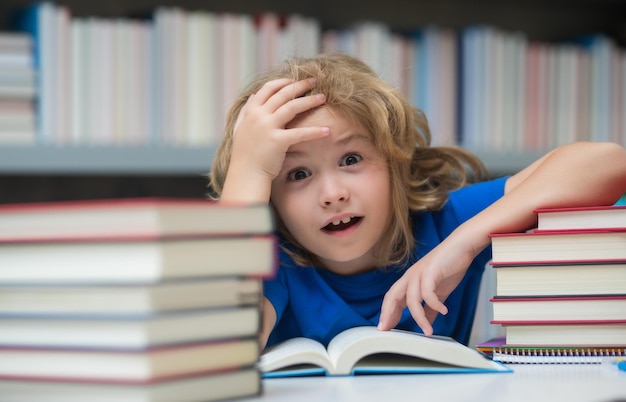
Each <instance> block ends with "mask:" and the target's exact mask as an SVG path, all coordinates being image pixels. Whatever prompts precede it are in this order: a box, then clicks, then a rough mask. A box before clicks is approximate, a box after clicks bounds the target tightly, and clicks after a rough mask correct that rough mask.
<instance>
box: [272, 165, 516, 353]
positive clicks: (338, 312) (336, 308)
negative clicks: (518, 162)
mask: <svg viewBox="0 0 626 402" xmlns="http://www.w3.org/2000/svg"><path fill="white" fill-rule="evenodd" d="M505 181H506V178H505V177H504V178H500V179H496V180H492V181H487V182H481V183H477V184H473V185H470V186H467V187H464V188H462V189H459V190H456V191H454V192H451V193H450V199H449V200H448V202H447V203H446V204H445V206H444V207H443V208H442V209H441V210H439V211H437V212H419V213H414V214H413V215H412V220H413V233H414V235H415V242H416V244H415V249H414V250H413V257H412V259H411V261H410V262H408V263H405V264H404V265H402V266H392V267H387V268H385V269H378V270H373V271H370V272H366V273H362V274H356V275H337V274H334V273H332V272H329V271H327V270H325V269H322V268H316V267H302V266H298V265H296V264H295V263H294V262H293V260H292V259H291V258H290V257H289V256H288V255H287V254H286V253H285V252H284V251H282V250H281V252H280V266H279V268H278V271H277V275H276V276H275V277H274V278H273V279H271V280H266V281H265V283H264V293H265V297H267V298H268V300H269V301H270V302H271V303H272V305H273V306H274V309H275V310H276V317H277V321H276V325H275V327H274V329H273V331H272V333H271V334H270V337H269V340H268V343H267V346H271V345H274V344H276V343H278V342H281V341H283V340H286V339H289V338H294V337H297V336H304V337H307V338H312V339H316V340H318V341H320V342H322V343H324V344H325V345H327V344H328V342H329V341H330V340H331V339H332V338H333V337H334V336H335V335H337V334H338V333H339V332H341V331H343V330H345V329H348V328H351V327H355V326H360V325H374V326H375V325H378V321H379V318H380V307H381V305H382V301H383V297H384V296H385V293H386V292H387V291H388V290H389V288H390V287H391V285H393V283H394V282H396V281H397V280H398V279H399V278H400V277H401V276H402V274H403V273H404V272H405V271H406V269H407V268H409V267H410V266H411V265H412V264H413V263H414V262H415V261H417V260H418V259H419V258H421V257H423V256H424V255H425V254H426V253H428V252H429V251H430V250H432V249H433V248H434V247H435V246H437V245H438V244H439V243H441V241H442V240H443V239H445V238H446V237H447V236H448V235H449V234H450V233H451V232H452V231H453V230H454V229H455V228H456V227H458V226H459V225H460V224H461V223H463V222H465V221H466V220H468V219H470V218H471V217H473V216H474V215H476V214H477V213H478V212H480V211H482V210H483V209H485V208H486V207H488V206H489V205H491V204H492V203H493V202H494V201H496V200H497V199H499V198H500V197H502V195H503V194H504V183H505ZM490 258H491V247H487V248H486V249H485V250H483V251H482V252H481V253H480V254H479V255H478V256H477V257H476V258H475V259H474V261H473V262H472V264H471V265H470V266H469V268H468V270H467V273H466V274H465V277H464V278H463V280H462V281H461V283H460V284H459V286H458V287H457V288H456V289H455V290H454V291H453V292H452V293H451V294H450V296H449V297H448V298H447V300H446V301H445V304H446V306H447V307H448V314H447V315H445V316H442V315H441V314H440V315H438V316H437V318H436V320H435V322H434V323H433V329H434V333H435V334H438V335H447V336H451V337H453V338H455V339H456V340H458V341H459V342H462V343H465V344H467V342H468V341H469V336H470V332H471V329H472V322H473V320H474V313H475V311H476V302H477V297H478V291H479V285H480V280H481V278H482V274H483V270H484V267H485V264H486V263H487V262H488V261H489V259H490ZM396 328H400V329H405V330H410V331H415V332H421V329H420V328H419V327H418V326H417V324H416V323H415V321H414V320H413V318H412V317H411V314H410V312H409V311H408V309H407V308H405V309H404V311H403V313H402V318H401V320H400V322H399V323H398V325H397V326H396Z"/></svg>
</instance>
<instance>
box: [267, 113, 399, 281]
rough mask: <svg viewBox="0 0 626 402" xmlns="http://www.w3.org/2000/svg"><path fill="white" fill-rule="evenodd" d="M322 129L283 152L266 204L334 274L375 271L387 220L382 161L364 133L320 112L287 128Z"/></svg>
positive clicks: (386, 175) (387, 196) (387, 190)
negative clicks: (317, 136)
mask: <svg viewBox="0 0 626 402" xmlns="http://www.w3.org/2000/svg"><path fill="white" fill-rule="evenodd" d="M305 126H326V127H330V135H329V136H327V137H325V138H322V139H319V140H314V141H307V142H301V143H299V144H296V145H293V146H291V147H290V148H289V151H288V152H287V156H286V158H285V162H284V164H283V167H282V169H281V171H280V173H279V175H278V176H277V177H276V179H274V181H273V183H272V193H271V198H272V203H273V204H274V206H275V207H276V210H277V211H278V214H279V215H280V217H281V219H282V220H283V222H284V224H285V226H286V227H287V229H288V230H289V232H290V233H291V234H292V235H293V236H294V237H295V238H296V239H297V240H298V241H299V242H300V244H301V245H302V246H304V247H305V248H306V249H307V250H309V251H310V252H312V253H313V254H315V255H316V256H318V257H319V258H320V259H321V261H322V263H323V264H324V266H325V267H326V268H327V269H329V270H331V271H333V272H335V273H338V274H344V275H345V274H354V273H359V272H364V271H368V270H371V269H374V268H376V267H375V266H374V264H375V262H374V258H373V255H372V249H373V247H374V246H375V245H376V244H377V243H378V242H379V241H380V239H381V236H382V235H383V234H384V232H385V230H386V228H387V226H388V224H389V220H390V216H391V211H390V183H389V173H388V168H387V163H386V161H385V159H384V157H383V156H382V155H381V153H380V152H379V151H378V150H377V149H376V148H375V147H374V145H373V144H372V143H371V142H369V141H368V133H367V132H366V131H365V130H364V129H363V128H361V127H360V126H355V125H354V124H353V123H352V122H351V121H350V120H348V119H345V118H343V117H341V116H340V115H334V114H332V112H330V111H329V110H328V109H326V108H321V109H316V110H314V111H312V112H309V113H306V114H304V115H302V116H300V117H298V118H296V119H295V120H294V121H293V122H291V123H290V124H289V126H288V127H305Z"/></svg>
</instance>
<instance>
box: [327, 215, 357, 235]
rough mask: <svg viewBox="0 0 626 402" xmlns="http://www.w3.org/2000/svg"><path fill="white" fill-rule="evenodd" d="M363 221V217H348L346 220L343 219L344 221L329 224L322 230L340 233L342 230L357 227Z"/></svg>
mask: <svg viewBox="0 0 626 402" xmlns="http://www.w3.org/2000/svg"><path fill="white" fill-rule="evenodd" d="M361 219H363V217H361V216H350V217H346V218H343V219H342V220H339V221H334V222H331V223H329V224H328V225H326V226H324V227H323V228H322V230H325V231H328V232H338V231H340V230H345V229H347V228H349V227H351V226H354V225H356V224H357V223H359V222H360V221H361Z"/></svg>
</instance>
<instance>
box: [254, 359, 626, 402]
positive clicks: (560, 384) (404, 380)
mask: <svg viewBox="0 0 626 402" xmlns="http://www.w3.org/2000/svg"><path fill="white" fill-rule="evenodd" d="M509 367H511V368H512V369H513V372H512V373H479V374H411V375H395V374H393V375H371V376H354V377H300V378H273V379H265V380H263V387H264V390H263V394H262V395H261V396H260V397H257V398H252V399H244V400H245V401H285V402H287V401H289V402H293V401H298V402H307V401H311V402H313V401H315V402H319V401H325V402H326V401H329V402H332V401H359V402H367V401H399V400H402V399H405V400H407V401H408V400H418V398H419V400H421V401H429V400H430V401H436V402H448V401H464V402H471V401H477V402H478V401H480V402H490V401H493V402H496V401H497V402H502V401H507V402H509V401H510V402H517V401H519V402H530V401H532V402H542V401H546V402H548V401H549V402H558V401H567V402H626V372H624V371H619V370H618V369H617V367H616V366H611V365H596V364H590V365H509Z"/></svg>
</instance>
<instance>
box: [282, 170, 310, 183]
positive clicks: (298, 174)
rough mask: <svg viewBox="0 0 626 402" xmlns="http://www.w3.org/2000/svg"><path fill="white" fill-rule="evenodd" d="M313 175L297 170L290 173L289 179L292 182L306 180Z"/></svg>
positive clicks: (306, 171)
mask: <svg viewBox="0 0 626 402" xmlns="http://www.w3.org/2000/svg"><path fill="white" fill-rule="evenodd" d="M310 175H311V172H309V171H308V170H305V169H296V170H292V171H291V172H289V174H288V175H287V179H289V180H291V181H298V180H304V179H306V178H307V177H309V176H310Z"/></svg>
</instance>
